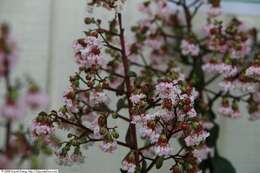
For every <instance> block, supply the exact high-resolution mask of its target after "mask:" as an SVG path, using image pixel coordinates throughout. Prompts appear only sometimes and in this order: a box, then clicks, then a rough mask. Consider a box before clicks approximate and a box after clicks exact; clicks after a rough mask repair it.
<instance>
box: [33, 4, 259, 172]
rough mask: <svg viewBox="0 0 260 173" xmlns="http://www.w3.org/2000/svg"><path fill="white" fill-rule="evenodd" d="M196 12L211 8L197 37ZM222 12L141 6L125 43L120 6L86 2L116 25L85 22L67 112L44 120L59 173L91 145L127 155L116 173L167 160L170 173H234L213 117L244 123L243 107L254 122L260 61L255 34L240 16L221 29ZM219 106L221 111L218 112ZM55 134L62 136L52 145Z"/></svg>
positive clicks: (39, 124) (39, 132)
mask: <svg viewBox="0 0 260 173" xmlns="http://www.w3.org/2000/svg"><path fill="white" fill-rule="evenodd" d="M202 5H205V6H207V8H208V11H207V13H206V14H207V22H206V25H205V26H200V28H201V30H202V31H203V34H199V33H195V31H194V28H193V24H194V23H193V19H194V17H195V15H196V14H197V12H198V10H199V9H200V7H201V6H202ZM220 5H221V4H220V1H219V0H212V1H210V2H207V1H202V0H194V1H185V0H148V1H143V2H141V3H140V5H139V6H138V9H139V10H140V11H141V13H142V14H143V15H142V17H141V19H140V21H138V22H137V24H136V25H134V26H133V27H132V33H133V34H134V36H135V39H134V40H135V41H134V42H131V43H130V41H127V39H126V33H125V32H124V31H125V29H124V23H125V21H123V19H122V15H123V14H122V12H120V11H121V8H122V7H123V6H124V1H122V0H93V1H91V2H88V6H91V7H92V8H97V7H101V8H103V10H105V9H106V10H109V11H110V13H113V14H114V17H113V18H112V19H111V20H109V21H103V19H98V18H95V17H86V18H85V23H86V25H87V26H88V28H91V29H89V30H87V31H85V32H84V33H85V36H84V37H83V38H80V39H78V40H76V41H75V42H74V44H73V49H74V53H75V54H74V60H75V62H76V63H77V65H78V71H77V72H76V73H75V74H73V75H71V76H70V78H69V82H70V87H69V89H68V90H67V91H66V92H65V93H64V95H63V100H64V105H63V106H61V108H60V109H58V110H53V111H51V112H50V113H45V112H41V113H40V114H39V115H38V117H37V118H36V119H35V120H34V122H33V133H34V135H35V136H38V137H39V138H43V139H45V141H47V142H48V144H52V145H53V146H54V147H56V149H55V150H56V152H55V155H56V156H57V158H58V163H59V164H61V165H72V164H75V163H83V162H84V158H85V156H86V154H85V152H86V151H85V150H86V148H90V147H89V146H90V145H92V144H96V145H98V146H99V147H100V149H101V150H102V151H104V152H107V153H113V152H114V151H115V150H116V149H117V148H118V147H124V148H126V149H128V152H127V153H126V154H125V157H124V158H122V163H121V164H122V166H121V169H120V170H121V172H122V173H125V172H127V173H146V172H149V171H150V170H151V169H152V168H154V167H156V168H157V169H160V168H161V167H162V166H163V163H164V161H166V160H167V161H170V162H171V163H172V165H171V167H169V170H170V171H171V172H172V173H198V172H205V171H206V170H209V171H210V172H214V173H218V172H219V173H220V172H221V173H224V172H228V173H232V172H235V169H234V167H233V166H232V165H231V163H230V162H229V161H228V160H226V159H224V158H223V157H221V156H220V155H219V153H218V150H217V139H218V134H219V126H218V125H217V123H216V122H215V118H216V116H218V115H223V116H225V117H227V118H239V117H241V115H240V103H241V102H245V103H246V105H247V109H248V113H249V115H250V116H249V119H250V120H256V119H258V118H259V117H260V114H259V113H260V106H259V101H260V93H259V76H260V54H259V52H258V48H259V45H258V43H257V31H256V29H254V28H248V27H246V26H245V24H244V23H243V22H242V21H240V20H238V19H236V18H234V19H232V20H230V21H229V22H223V21H222V20H221V17H219V16H220V15H221V7H220ZM124 8H127V6H125V7H124ZM104 23H108V24H109V25H108V27H103V24H104ZM198 25H199V24H198ZM212 83H215V85H216V86H217V87H216V88H217V89H215V90H212V89H211V87H209V85H210V84H212ZM217 100H220V103H221V104H219V105H217V106H218V109H217V110H214V109H213V106H214V104H215V103H216V101H217ZM217 103H218V102H217ZM119 120H120V122H122V121H123V122H124V123H126V125H127V126H128V128H126V129H124V130H125V131H124V133H122V132H121V131H120V132H119V130H118V127H117V126H114V125H113V124H115V123H113V122H118V121H119ZM58 129H59V130H64V132H65V134H66V137H65V138H62V139H60V140H59V141H58V140H52V139H53V138H55V139H56V137H54V136H55V132H56V131H58ZM122 136H125V140H122V139H124V138H122ZM177 142H178V143H179V144H178V145H177V144H176V143H177ZM173 143H174V144H173Z"/></svg>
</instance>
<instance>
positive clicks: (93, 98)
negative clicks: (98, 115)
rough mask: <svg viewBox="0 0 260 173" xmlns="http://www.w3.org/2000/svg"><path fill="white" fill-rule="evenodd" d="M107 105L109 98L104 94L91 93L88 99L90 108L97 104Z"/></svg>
mask: <svg viewBox="0 0 260 173" xmlns="http://www.w3.org/2000/svg"><path fill="white" fill-rule="evenodd" d="M102 103H103V104H108V103H109V98H108V96H107V94H106V93H105V92H99V91H98V92H93V93H91V95H90V97H89V104H90V105H91V106H95V105H99V104H102Z"/></svg>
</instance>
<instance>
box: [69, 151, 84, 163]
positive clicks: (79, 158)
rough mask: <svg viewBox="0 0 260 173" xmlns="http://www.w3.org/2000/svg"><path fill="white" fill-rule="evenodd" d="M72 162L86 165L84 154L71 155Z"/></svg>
mask: <svg viewBox="0 0 260 173" xmlns="http://www.w3.org/2000/svg"><path fill="white" fill-rule="evenodd" d="M70 160H71V161H72V162H73V163H78V164H81V163H84V160H85V156H83V155H82V153H73V154H72V155H70Z"/></svg>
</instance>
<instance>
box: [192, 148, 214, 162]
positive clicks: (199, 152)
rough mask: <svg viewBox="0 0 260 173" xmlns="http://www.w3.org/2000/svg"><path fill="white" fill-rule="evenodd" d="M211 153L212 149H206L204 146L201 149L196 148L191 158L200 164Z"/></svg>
mask: <svg viewBox="0 0 260 173" xmlns="http://www.w3.org/2000/svg"><path fill="white" fill-rule="evenodd" d="M212 152H213V150H212V149H210V148H208V147H207V146H206V145H204V146H202V147H201V148H196V149H194V150H193V151H192V154H193V156H194V157H195V158H196V159H197V162H198V163H200V162H202V161H203V160H205V159H207V158H208V156H209V155H211V154H212Z"/></svg>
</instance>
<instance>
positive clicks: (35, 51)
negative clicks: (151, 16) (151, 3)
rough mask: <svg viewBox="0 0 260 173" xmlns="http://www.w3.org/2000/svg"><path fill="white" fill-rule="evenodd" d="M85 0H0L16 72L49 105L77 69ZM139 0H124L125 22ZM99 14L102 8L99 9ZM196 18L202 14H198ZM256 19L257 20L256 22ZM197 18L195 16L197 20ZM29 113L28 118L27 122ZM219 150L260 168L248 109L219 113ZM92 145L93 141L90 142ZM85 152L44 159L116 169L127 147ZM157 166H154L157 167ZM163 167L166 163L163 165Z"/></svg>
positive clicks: (92, 171) (250, 169) (248, 171)
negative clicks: (15, 47) (75, 158)
mask: <svg viewBox="0 0 260 173" xmlns="http://www.w3.org/2000/svg"><path fill="white" fill-rule="evenodd" d="M85 2H86V1H85V0H77V1H76V0H0V21H7V22H9V23H10V24H11V26H12V28H13V33H14V37H15V38H16V39H17V41H18V43H19V47H20V50H21V60H20V63H19V66H18V70H17V75H20V76H22V75H23V74H24V73H28V72H30V74H31V75H32V76H33V77H34V78H35V79H37V81H38V82H40V84H41V86H42V87H46V88H47V90H48V91H49V93H50V94H51V101H52V108H57V107H58V106H59V105H61V96H62V93H63V91H64V90H65V89H66V88H67V87H68V82H67V79H68V76H69V75H70V74H72V73H73V72H74V71H75V70H76V67H75V64H74V62H73V59H72V55H73V54H72V48H71V45H72V41H73V40H75V39H77V38H78V37H80V36H82V33H81V31H83V30H85V29H86V26H85V25H84V24H83V19H84V17H85V16H86V7H85V5H86V4H85ZM136 2H138V0H130V1H128V4H127V6H126V7H127V8H126V10H125V11H126V12H125V15H124V18H125V19H126V20H125V21H126V22H125V26H126V28H129V27H128V26H130V25H131V23H134V21H136V20H137V19H138V18H139V15H138V14H137V13H135V12H136V9H135V5H136ZM97 13H98V15H100V16H101V17H106V16H107V15H106V13H104V12H102V11H100V10H99V11H98V12H97ZM243 19H244V20H246V21H247V23H249V24H254V25H256V24H257V25H258V28H259V26H260V21H259V19H258V18H257V17H252V16H249V17H247V16H243ZM197 20H198V23H199V22H200V19H197ZM256 21H258V23H257V22H256ZM196 23H197V22H196ZM31 118H32V117H29V118H28V119H27V123H29V122H30V121H29V119H31ZM220 121H221V122H222V127H223V128H222V131H221V136H220V139H221V140H220V142H219V146H220V152H221V154H222V155H224V156H226V157H228V158H229V159H231V160H232V161H233V163H234V165H235V167H236V168H237V170H238V173H256V172H259V170H260V164H258V163H259V161H258V155H259V154H260V151H259V150H258V146H260V138H259V135H260V128H259V125H260V122H253V123H252V122H248V121H247V115H246V113H244V118H242V119H240V120H228V119H223V118H221V120H220ZM94 148H95V147H94ZM94 148H93V149H91V150H88V152H87V158H88V159H87V161H86V164H84V165H80V166H78V167H71V168H64V167H59V166H57V165H56V164H55V162H54V160H53V159H50V160H48V161H47V164H46V165H47V167H48V168H59V169H61V172H63V173H69V172H72V171H74V172H86V173H98V172H107V173H112V172H119V171H118V168H119V166H120V159H121V158H122V157H123V156H124V154H125V152H126V151H123V150H118V151H117V152H116V154H115V155H109V154H103V153H101V152H100V151H99V149H94ZM155 172H156V171H155ZM161 172H167V169H165V170H163V171H161Z"/></svg>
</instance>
